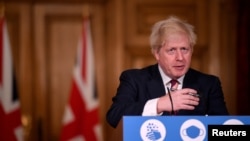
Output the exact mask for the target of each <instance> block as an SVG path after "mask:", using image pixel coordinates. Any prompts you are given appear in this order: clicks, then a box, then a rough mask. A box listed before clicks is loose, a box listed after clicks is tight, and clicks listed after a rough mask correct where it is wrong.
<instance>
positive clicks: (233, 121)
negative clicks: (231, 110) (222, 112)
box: [223, 119, 244, 125]
mask: <svg viewBox="0 0 250 141" xmlns="http://www.w3.org/2000/svg"><path fill="white" fill-rule="evenodd" d="M223 124H224V125H244V123H243V122H242V121H240V120H238V119H229V120H226V121H225V122H224V123H223Z"/></svg>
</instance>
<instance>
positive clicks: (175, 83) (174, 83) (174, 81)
mask: <svg viewBox="0 0 250 141" xmlns="http://www.w3.org/2000/svg"><path fill="white" fill-rule="evenodd" d="M178 83H179V82H178V81H177V80H176V79H172V80H170V84H171V90H172V91H174V90H176V89H177V88H178Z"/></svg>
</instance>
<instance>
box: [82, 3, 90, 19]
mask: <svg viewBox="0 0 250 141" xmlns="http://www.w3.org/2000/svg"><path fill="white" fill-rule="evenodd" d="M82 10H83V11H82V16H83V18H84V19H85V18H89V17H90V5H89V4H84V5H83V9H82Z"/></svg>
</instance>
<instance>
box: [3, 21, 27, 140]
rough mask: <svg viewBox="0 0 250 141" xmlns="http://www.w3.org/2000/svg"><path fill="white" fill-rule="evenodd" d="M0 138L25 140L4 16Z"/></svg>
mask: <svg viewBox="0 0 250 141" xmlns="http://www.w3.org/2000/svg"><path fill="white" fill-rule="evenodd" d="M0 140H1V141H22V140H23V137H22V126H21V113H20V105H19V100H18V94H17V89H16V81H15V77H14V71H13V66H12V55H11V47H10V42H9V37H8V32H7V25H6V22H5V19H4V18H3V17H2V18H1V19H0Z"/></svg>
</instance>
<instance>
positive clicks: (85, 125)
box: [60, 18, 102, 141]
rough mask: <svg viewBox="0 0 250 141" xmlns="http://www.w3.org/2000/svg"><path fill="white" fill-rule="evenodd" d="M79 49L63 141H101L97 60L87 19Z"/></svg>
mask: <svg viewBox="0 0 250 141" xmlns="http://www.w3.org/2000/svg"><path fill="white" fill-rule="evenodd" d="M77 49H78V50H77V58H76V64H75V68H74V71H73V81H72V87H71V93H70V97H69V103H68V104H67V106H66V109H65V113H64V117H63V127H62V131H61V137H60V140H61V141H68V140H71V141H101V140H102V136H101V125H100V122H99V112H98V105H99V103H98V99H97V98H96V95H95V94H96V93H95V92H96V91H95V73H94V72H95V71H94V59H93V58H94V57H93V47H92V39H91V32H90V22H89V19H88V18H86V19H84V21H83V28H82V32H81V38H80V41H79V44H78V48H77Z"/></svg>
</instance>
